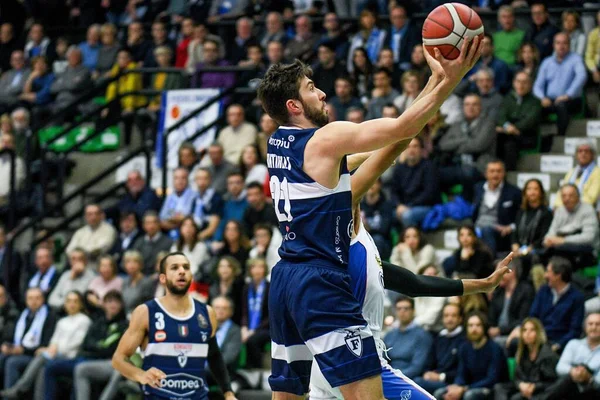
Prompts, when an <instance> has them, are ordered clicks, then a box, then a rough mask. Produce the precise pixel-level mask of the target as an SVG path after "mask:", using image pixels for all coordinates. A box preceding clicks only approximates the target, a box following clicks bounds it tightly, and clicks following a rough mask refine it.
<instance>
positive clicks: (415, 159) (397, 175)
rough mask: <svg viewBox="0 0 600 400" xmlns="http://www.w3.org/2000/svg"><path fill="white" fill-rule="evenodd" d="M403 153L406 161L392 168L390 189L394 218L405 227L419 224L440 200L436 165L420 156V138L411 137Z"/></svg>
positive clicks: (421, 152)
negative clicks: (394, 205)
mask: <svg viewBox="0 0 600 400" xmlns="http://www.w3.org/2000/svg"><path fill="white" fill-rule="evenodd" d="M405 153H406V155H405V162H404V163H401V164H398V165H396V166H395V167H394V174H393V179H392V187H391V191H392V196H394V202H395V203H396V204H398V205H397V206H396V218H398V221H400V222H402V225H403V226H404V227H405V228H406V227H409V226H412V225H416V226H420V225H421V223H422V222H423V220H424V219H425V217H426V216H427V213H429V211H430V210H431V208H432V207H433V206H434V205H435V204H437V203H438V202H439V201H440V187H439V184H440V183H439V180H438V172H437V168H436V166H435V165H434V164H433V163H432V162H431V161H429V160H427V159H424V158H423V139H421V138H419V137H416V138H414V139H413V140H412V141H411V142H410V144H409V145H408V147H407V148H406V150H405Z"/></svg>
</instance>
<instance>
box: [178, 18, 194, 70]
mask: <svg viewBox="0 0 600 400" xmlns="http://www.w3.org/2000/svg"><path fill="white" fill-rule="evenodd" d="M193 34H194V19H193V18H191V17H189V16H187V17H185V18H183V19H182V20H181V31H180V32H179V36H178V38H177V47H175V67H176V68H185V65H186V63H187V60H188V49H189V47H190V43H191V42H192V38H193Z"/></svg>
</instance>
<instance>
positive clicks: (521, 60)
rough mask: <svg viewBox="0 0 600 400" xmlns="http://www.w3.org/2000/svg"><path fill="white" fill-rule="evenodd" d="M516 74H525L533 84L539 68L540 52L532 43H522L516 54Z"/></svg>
mask: <svg viewBox="0 0 600 400" xmlns="http://www.w3.org/2000/svg"><path fill="white" fill-rule="evenodd" d="M517 61H518V64H517V72H525V73H527V74H528V75H529V76H530V77H531V81H532V82H535V79H536V78H537V73H538V70H539V68H540V61H541V60H540V52H539V51H538V49H537V47H535V45H534V44H533V43H530V42H524V43H523V44H522V45H521V47H519V52H518V53H517Z"/></svg>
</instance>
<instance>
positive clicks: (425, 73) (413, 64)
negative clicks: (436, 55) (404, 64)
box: [410, 44, 431, 82]
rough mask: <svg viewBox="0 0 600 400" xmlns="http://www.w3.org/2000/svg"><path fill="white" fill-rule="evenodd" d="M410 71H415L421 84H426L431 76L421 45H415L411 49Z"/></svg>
mask: <svg viewBox="0 0 600 400" xmlns="http://www.w3.org/2000/svg"><path fill="white" fill-rule="evenodd" d="M410 69H411V70H413V71H417V72H418V73H419V74H420V75H421V82H427V80H428V79H429V77H430V76H431V69H430V68H429V64H427V60H426V59H425V53H424V52H423V45H421V44H416V45H415V47H413V50H412V53H411V55H410Z"/></svg>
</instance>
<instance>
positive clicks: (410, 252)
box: [390, 226, 443, 276]
mask: <svg viewBox="0 0 600 400" xmlns="http://www.w3.org/2000/svg"><path fill="white" fill-rule="evenodd" d="M390 262H391V263H392V264H396V265H400V266H401V267H404V268H406V269H408V270H409V271H410V272H412V273H413V274H418V273H419V270H420V269H421V268H423V267H426V266H428V265H430V264H434V263H435V249H434V248H433V246H432V245H430V244H425V243H424V241H423V237H422V235H421V231H420V230H419V229H418V228H416V227H412V226H411V227H408V228H406V229H405V230H404V234H403V235H402V241H401V242H400V243H398V244H397V245H396V247H394V250H392V256H391V258H390ZM442 276H443V275H442Z"/></svg>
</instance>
